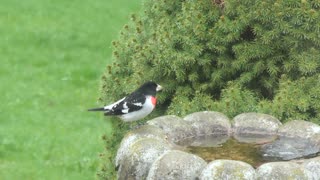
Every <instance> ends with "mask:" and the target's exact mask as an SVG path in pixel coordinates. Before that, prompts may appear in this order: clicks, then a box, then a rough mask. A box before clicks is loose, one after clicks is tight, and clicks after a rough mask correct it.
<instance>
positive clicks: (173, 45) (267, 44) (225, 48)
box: [102, 0, 320, 123]
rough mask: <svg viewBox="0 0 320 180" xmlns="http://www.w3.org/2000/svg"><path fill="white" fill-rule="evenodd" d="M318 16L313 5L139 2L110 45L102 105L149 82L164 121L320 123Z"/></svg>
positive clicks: (260, 0) (245, 0) (233, 0)
mask: <svg viewBox="0 0 320 180" xmlns="http://www.w3.org/2000/svg"><path fill="white" fill-rule="evenodd" d="M319 9H320V2H319V1H316V0H309V1H306V0H301V1H296V0H276V1H269V0H268V1H265V0H256V1H252V0H219V1H218V0H201V1H198V0H146V1H145V3H144V7H143V13H141V14H140V15H139V16H138V15H132V16H131V21H130V22H129V23H128V25H125V26H124V28H123V30H122V31H121V35H120V38H119V39H118V40H117V41H114V42H113V46H114V52H113V62H114V63H113V64H112V65H110V66H108V67H107V69H106V73H105V74H104V75H103V77H102V101H103V102H112V101H113V100H116V99H118V98H121V97H123V96H124V95H125V94H126V93H129V92H131V91H133V90H134V88H136V87H137V86H138V85H140V84H141V83H142V82H144V81H146V80H154V81H156V82H158V83H159V84H161V85H162V86H164V88H165V90H164V91H163V92H162V93H160V94H159V103H160V104H159V105H160V107H163V108H162V110H164V112H165V113H167V114H174V115H180V116H183V115H185V114H187V113H191V112H195V111H202V110H212V111H220V112H223V113H225V114H226V115H228V116H229V117H230V118H232V117H233V116H235V115H237V114H240V113H242V112H261V113H268V114H271V115H274V116H275V117H277V118H279V119H280V120H281V121H287V120H290V119H304V120H308V121H314V122H317V123H320V14H319V13H320V11H319ZM124 90H125V91H126V92H125V91H124ZM110 94H112V95H114V96H110ZM158 107H159V106H158Z"/></svg>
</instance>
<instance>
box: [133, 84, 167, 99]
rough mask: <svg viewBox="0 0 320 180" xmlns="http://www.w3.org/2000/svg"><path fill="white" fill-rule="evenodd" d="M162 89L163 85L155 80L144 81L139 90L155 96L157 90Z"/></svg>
mask: <svg viewBox="0 0 320 180" xmlns="http://www.w3.org/2000/svg"><path fill="white" fill-rule="evenodd" d="M161 90H162V86H160V85H159V84H157V83H155V82H153V81H148V82H146V83H144V84H143V85H142V86H140V88H139V89H138V90H137V91H140V92H141V93H142V94H145V95H151V96H155V95H156V94H157V92H158V91H161Z"/></svg>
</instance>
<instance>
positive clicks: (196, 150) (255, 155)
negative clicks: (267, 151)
mask: <svg viewBox="0 0 320 180" xmlns="http://www.w3.org/2000/svg"><path fill="white" fill-rule="evenodd" d="M271 138H273V139H275V138H274V137H271ZM249 141H250V142H251V141H253V139H252V138H250V139H249ZM266 141H269V142H270V137H266V139H262V138H259V139H257V140H256V141H255V142H260V143H259V144H257V143H242V142H239V141H238V140H236V139H232V138H229V137H228V136H218V137H217V136H202V137H197V138H191V139H185V140H183V141H180V142H179V143H178V144H179V145H182V146H185V147H186V149H185V151H186V152H189V153H192V154H195V155H197V156H199V157H201V158H203V159H204V160H205V161H207V162H211V161H213V160H217V159H229V160H238V161H243V162H246V163H248V164H250V165H252V166H253V167H258V166H259V165H261V164H263V163H265V162H268V161H269V160H266V159H264V157H263V152H262V151H261V147H262V146H263V144H265V142H266ZM247 142H248V141H247Z"/></svg>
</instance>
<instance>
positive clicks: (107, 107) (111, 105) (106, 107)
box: [103, 97, 126, 111]
mask: <svg viewBox="0 0 320 180" xmlns="http://www.w3.org/2000/svg"><path fill="white" fill-rule="evenodd" d="M124 99H126V97H124V98H122V99H120V100H119V101H117V102H115V103H112V104H109V105H107V106H104V107H103V108H104V110H108V111H110V110H111V109H112V108H113V107H114V106H116V105H117V104H121V101H123V100H124Z"/></svg>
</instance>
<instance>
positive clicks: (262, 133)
mask: <svg viewBox="0 0 320 180" xmlns="http://www.w3.org/2000/svg"><path fill="white" fill-rule="evenodd" d="M280 126H281V122H280V121H279V120H278V119H277V118H275V117H273V116H270V115H267V114H260V113H243V114H239V115H237V116H236V117H234V118H233V121H232V127H233V136H234V138H235V139H237V140H238V141H240V142H248V143H266V142H271V141H273V140H275V139H276V137H277V131H278V129H279V127H280Z"/></svg>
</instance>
